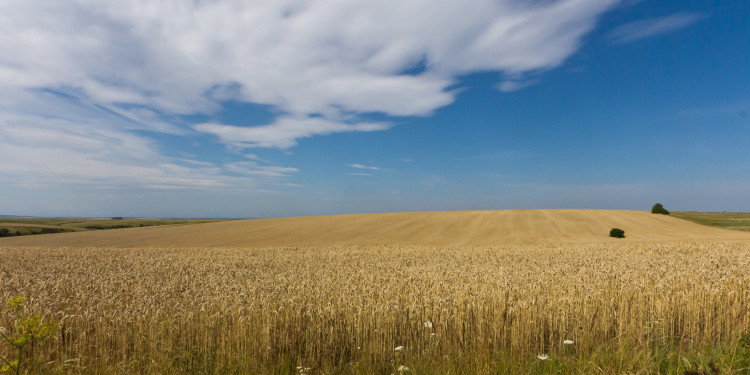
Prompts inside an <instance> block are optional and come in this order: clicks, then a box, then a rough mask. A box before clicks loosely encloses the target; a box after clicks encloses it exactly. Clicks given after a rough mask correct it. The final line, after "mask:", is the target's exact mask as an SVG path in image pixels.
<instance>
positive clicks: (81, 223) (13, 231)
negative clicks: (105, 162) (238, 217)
mask: <svg viewBox="0 0 750 375" xmlns="http://www.w3.org/2000/svg"><path fill="white" fill-rule="evenodd" d="M214 221H221V220H209V219H124V218H116V219H112V218H108V219H100V218H39V217H33V218H26V217H23V218H20V217H0V237H12V236H26V235H32V234H48V233H63V232H81V231H88V230H101V229H121V228H132V227H150V226H157V225H180V224H200V223H209V222H214Z"/></svg>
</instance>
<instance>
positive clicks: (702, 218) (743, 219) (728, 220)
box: [672, 211, 750, 231]
mask: <svg viewBox="0 0 750 375" xmlns="http://www.w3.org/2000/svg"><path fill="white" fill-rule="evenodd" d="M672 216H674V217H676V218H680V219H685V220H690V221H693V222H696V223H698V224H703V225H708V226H711V227H715V228H724V229H735V230H744V231H750V212H694V211H682V212H672Z"/></svg>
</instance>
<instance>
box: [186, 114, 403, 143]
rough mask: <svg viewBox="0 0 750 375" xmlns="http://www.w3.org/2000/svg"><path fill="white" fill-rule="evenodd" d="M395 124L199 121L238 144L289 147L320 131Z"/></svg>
mask: <svg viewBox="0 0 750 375" xmlns="http://www.w3.org/2000/svg"><path fill="white" fill-rule="evenodd" d="M391 126H392V124H391V123H388V122H361V123H354V124H348V123H344V122H338V121H330V120H326V119H323V118H319V117H315V118H291V117H283V118H279V119H277V120H276V121H275V122H274V123H273V124H268V125H263V126H248V127H243V126H234V125H224V124H216V123H206V124H199V125H195V126H194V127H193V128H194V129H195V130H197V131H199V132H203V133H210V134H213V135H216V136H218V137H219V139H220V140H221V141H222V142H224V143H226V144H228V145H232V146H236V147H266V148H281V149H286V148H289V147H292V146H295V145H297V140H298V139H301V138H309V137H312V136H316V135H326V134H331V133H343V132H371V131H378V130H386V129H388V128H390V127H391Z"/></svg>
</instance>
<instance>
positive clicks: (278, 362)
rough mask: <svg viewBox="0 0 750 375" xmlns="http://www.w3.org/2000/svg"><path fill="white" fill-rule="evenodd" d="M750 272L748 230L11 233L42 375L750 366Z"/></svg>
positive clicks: (11, 276) (3, 293)
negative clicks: (98, 241) (288, 240)
mask: <svg viewBox="0 0 750 375" xmlns="http://www.w3.org/2000/svg"><path fill="white" fill-rule="evenodd" d="M748 269H750V245H749V244H746V243H745V244H743V243H663V244H648V243H615V244H611V243H610V244H585V245H573V244H568V245H527V246H500V247H456V248H445V247H423V246H346V247H324V246H319V247H310V248H266V249H239V248H219V249H156V248H154V249H148V248H140V249H114V248H110V249H77V248H9V247H6V248H0V280H2V284H0V297H2V298H3V300H5V299H8V298H11V297H14V296H18V295H24V294H25V295H27V296H28V297H27V298H26V301H25V308H26V311H28V314H38V315H39V316H40V317H41V320H40V322H53V323H54V326H55V327H57V331H56V332H55V333H54V334H53V335H52V337H50V338H49V339H48V340H47V342H46V343H44V344H43V345H41V344H40V345H39V346H38V347H36V353H37V354H38V356H39V359H38V361H37V363H39V364H40V365H39V366H38V368H37V371H38V372H41V373H71V374H72V373H75V374H78V373H84V374H89V373H101V374H108V373H141V374H162V373H175V374H176V373H180V374H182V373H194V374H205V373H215V374H225V373H236V374H247V373H258V374H291V373H297V374H299V373H305V374H391V373H395V374H399V373H401V374H437V373H439V374H446V373H450V374H497V373H508V374H555V373H556V374H594V373H604V374H628V373H632V374H701V373H703V374H747V373H750V348H748V341H750V309H748V306H750V273H748V272H747V270H748ZM0 326H2V327H6V328H8V327H13V326H14V321H13V315H12V314H9V313H3V314H2V315H0ZM11 349H12V348H10V349H9V348H4V349H0V356H3V357H6V358H7V357H9V356H10V355H11V354H12V353H13V352H12V351H11ZM3 350H5V351H4V352H3Z"/></svg>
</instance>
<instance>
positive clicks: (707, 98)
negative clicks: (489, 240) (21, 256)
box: [0, 0, 750, 218]
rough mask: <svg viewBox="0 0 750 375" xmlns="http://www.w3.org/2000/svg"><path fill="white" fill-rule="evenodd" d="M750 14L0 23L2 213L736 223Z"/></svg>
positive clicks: (210, 10) (588, 5)
mask: <svg viewBox="0 0 750 375" xmlns="http://www.w3.org/2000/svg"><path fill="white" fill-rule="evenodd" d="M748 14H750V2H747V1H740V0H737V1H722V2H717V1H709V0H705V1H697V0H693V1H690V0H687V1H667V0H662V1H659V0H470V1H467V0H441V1H439V2H435V1H427V0H411V1H401V0H379V1H365V2H363V1H355V0H274V1H240V0H212V1H208V0H163V1H153V0H129V1H107V0H70V1H28V0H4V1H2V2H0V51H1V52H0V215H33V216H95V217H98V216H103V217H110V216H125V217H201V218H256V217H282V216H304V215H326V214H341V213H369V212H397V211H400V212H403V211H435V210H486V209H518V208H599V209H628V210H649V209H650V208H651V206H652V205H653V204H654V203H656V202H660V203H662V204H664V206H665V207H666V208H667V209H668V210H672V211H680V210H682V211H686V210H697V211H750V152H748V145H750V74H749V73H750V37H748V35H750V21H748V17H747V15H748Z"/></svg>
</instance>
